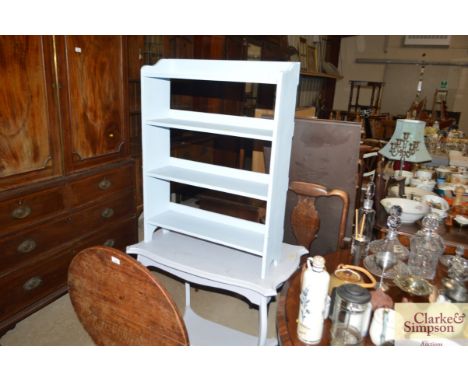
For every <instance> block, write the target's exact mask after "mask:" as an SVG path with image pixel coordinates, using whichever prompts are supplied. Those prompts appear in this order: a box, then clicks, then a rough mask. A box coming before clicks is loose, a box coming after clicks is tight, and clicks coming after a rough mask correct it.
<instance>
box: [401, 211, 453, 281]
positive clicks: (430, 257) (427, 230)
mask: <svg viewBox="0 0 468 382" xmlns="http://www.w3.org/2000/svg"><path fill="white" fill-rule="evenodd" d="M422 226H423V229H422V230H419V231H418V232H417V233H416V235H414V236H413V237H412V238H411V241H410V248H411V252H410V257H409V260H408V266H409V269H410V272H411V273H412V274H414V275H417V276H421V277H423V278H425V279H428V280H432V279H434V276H435V273H436V269H437V264H438V262H439V258H440V256H441V255H442V254H443V253H444V250H445V243H444V241H443V239H442V238H441V237H440V235H439V234H437V232H436V230H437V228H438V227H439V219H438V217H437V215H436V214H432V213H431V214H428V215H426V216H425V217H424V218H423V220H422Z"/></svg>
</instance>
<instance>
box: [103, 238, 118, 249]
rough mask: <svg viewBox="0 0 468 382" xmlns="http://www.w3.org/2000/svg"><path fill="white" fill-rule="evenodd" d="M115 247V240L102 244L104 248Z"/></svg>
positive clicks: (108, 240)
mask: <svg viewBox="0 0 468 382" xmlns="http://www.w3.org/2000/svg"><path fill="white" fill-rule="evenodd" d="M114 245H115V240H114V239H107V240H106V241H105V242H104V246H106V247H113V246H114Z"/></svg>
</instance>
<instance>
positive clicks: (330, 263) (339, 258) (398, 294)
mask: <svg viewBox="0 0 468 382" xmlns="http://www.w3.org/2000/svg"><path fill="white" fill-rule="evenodd" d="M325 261H326V262H325V266H326V268H327V272H328V273H330V274H331V273H333V271H334V270H335V269H336V268H337V266H338V265H339V264H351V263H352V262H351V255H350V252H349V249H344V250H338V251H337V252H334V253H330V254H327V255H325ZM301 273H302V268H300V269H298V270H297V271H296V272H295V273H294V274H293V275H292V276H291V278H290V279H289V280H288V281H287V282H286V283H285V284H284V286H283V289H282V290H281V293H280V294H279V298H278V311H277V316H276V319H277V322H276V324H277V331H278V341H279V344H280V345H283V346H304V345H305V344H304V343H303V342H302V341H300V340H299V339H298V337H297V322H296V320H297V317H298V313H299V294H300V291H301ZM446 274H447V270H446V268H445V267H444V266H442V265H441V264H439V266H438V267H437V273H436V277H435V279H434V281H435V284H436V285H438V283H439V281H440V280H441V279H442V278H443V277H445V276H446ZM376 279H377V282H378V281H379V278H378V277H376ZM385 282H386V283H387V284H390V282H391V281H390V280H386V281H385ZM387 294H389V295H390V296H391V297H392V299H393V301H394V302H400V301H402V299H403V297H409V296H407V295H405V293H404V292H403V291H401V290H400V289H399V288H397V287H396V286H391V287H390V289H389V290H388V291H387ZM418 302H424V299H419V301H418ZM426 302H427V301H426ZM330 328H331V321H330V320H329V319H327V320H325V323H324V328H323V334H322V340H321V341H320V343H319V344H318V345H322V346H323V345H329V344H330ZM363 344H364V345H372V342H371V341H370V338H369V337H368V336H367V337H366V338H364V342H363Z"/></svg>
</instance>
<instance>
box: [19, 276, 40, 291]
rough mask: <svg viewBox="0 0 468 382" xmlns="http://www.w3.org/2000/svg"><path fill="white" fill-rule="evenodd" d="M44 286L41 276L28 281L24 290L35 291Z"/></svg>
mask: <svg viewBox="0 0 468 382" xmlns="http://www.w3.org/2000/svg"><path fill="white" fill-rule="evenodd" d="M41 284H42V278H41V277H39V276H34V277H31V278H30V279H29V280H28V281H26V282H25V283H24V284H23V289H24V290H27V291H29V290H33V289H35V288H37V287H38V286H39V285H41Z"/></svg>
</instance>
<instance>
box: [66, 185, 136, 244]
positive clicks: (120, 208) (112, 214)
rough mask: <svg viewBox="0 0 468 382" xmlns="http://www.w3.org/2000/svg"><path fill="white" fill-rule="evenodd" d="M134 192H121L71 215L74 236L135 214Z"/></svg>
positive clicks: (90, 231) (87, 232) (101, 227)
mask: <svg viewBox="0 0 468 382" xmlns="http://www.w3.org/2000/svg"><path fill="white" fill-rule="evenodd" d="M134 197H135V196H134V193H133V192H132V191H130V192H126V193H121V194H119V196H117V197H115V196H114V197H113V198H111V199H109V200H106V201H104V202H101V203H99V204H96V205H93V206H92V207H88V208H86V209H84V210H82V211H81V212H78V213H76V214H75V215H74V216H72V220H73V226H74V232H75V235H76V237H77V238H78V237H79V236H82V235H88V234H90V233H92V232H93V231H96V230H98V229H103V228H106V227H108V226H109V225H111V224H113V223H114V222H117V221H118V220H120V219H124V218H126V217H130V216H132V215H134V214H135V202H134Z"/></svg>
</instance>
